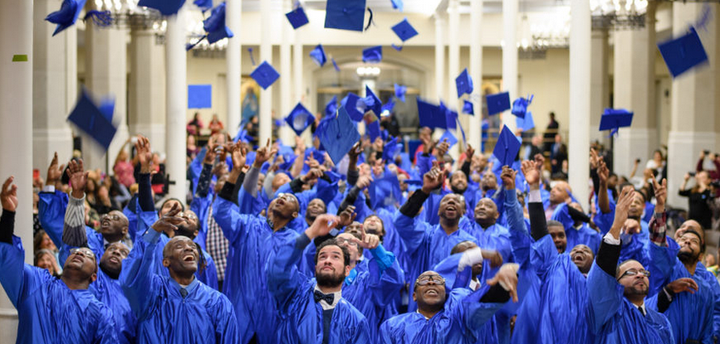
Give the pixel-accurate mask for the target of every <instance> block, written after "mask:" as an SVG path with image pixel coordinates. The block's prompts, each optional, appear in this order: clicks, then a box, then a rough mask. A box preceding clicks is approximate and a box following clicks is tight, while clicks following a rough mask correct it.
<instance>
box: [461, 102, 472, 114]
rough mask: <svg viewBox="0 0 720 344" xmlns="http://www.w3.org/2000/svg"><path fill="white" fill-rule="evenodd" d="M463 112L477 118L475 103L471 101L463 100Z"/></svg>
mask: <svg viewBox="0 0 720 344" xmlns="http://www.w3.org/2000/svg"><path fill="white" fill-rule="evenodd" d="M462 112H463V113H466V114H468V115H472V116H475V109H474V108H473V103H472V102H471V101H467V100H463V109H462Z"/></svg>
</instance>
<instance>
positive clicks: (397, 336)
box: [380, 287, 503, 344]
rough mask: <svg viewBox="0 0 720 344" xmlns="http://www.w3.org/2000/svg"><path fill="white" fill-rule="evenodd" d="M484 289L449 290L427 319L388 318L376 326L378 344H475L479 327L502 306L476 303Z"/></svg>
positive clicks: (409, 316) (410, 315)
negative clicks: (378, 334)
mask: <svg viewBox="0 0 720 344" xmlns="http://www.w3.org/2000/svg"><path fill="white" fill-rule="evenodd" d="M487 290H488V288H487V287H484V288H481V289H480V290H478V291H475V292H471V291H470V290H469V289H467V288H458V289H453V290H452V292H450V293H448V294H447V301H446V302H445V307H444V308H443V310H441V311H440V312H438V313H437V314H435V315H434V316H433V317H432V318H430V319H429V320H428V319H425V316H424V315H422V314H420V313H417V312H408V313H405V314H400V315H398V316H395V317H393V318H390V320H388V321H386V322H384V323H383V324H382V326H380V335H381V337H382V343H385V344H401V343H402V344H405V343H407V344H410V343H415V344H425V343H427V344H430V343H432V344H445V343H447V344H465V343H467V344H470V343H476V342H477V341H478V339H480V336H481V333H482V330H483V325H485V324H486V323H487V322H488V321H490V319H491V318H492V316H493V314H495V312H497V311H498V310H499V309H500V308H501V307H502V306H503V304H502V303H480V302H479V301H478V300H479V299H480V297H481V296H482V295H484V294H485V293H486V292H487Z"/></svg>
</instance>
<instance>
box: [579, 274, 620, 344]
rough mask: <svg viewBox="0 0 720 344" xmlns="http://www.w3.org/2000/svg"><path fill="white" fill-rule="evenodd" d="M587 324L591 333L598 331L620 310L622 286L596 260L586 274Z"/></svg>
mask: <svg viewBox="0 0 720 344" xmlns="http://www.w3.org/2000/svg"><path fill="white" fill-rule="evenodd" d="M587 287H588V298H589V301H588V311H587V317H588V325H589V326H590V329H591V330H592V332H593V333H595V334H597V333H600V330H601V329H602V327H603V325H605V323H607V322H608V321H609V320H610V319H611V318H612V317H613V315H615V313H617V312H618V311H619V310H620V307H621V306H622V302H623V292H624V290H625V289H624V288H623V286H622V285H621V284H620V283H618V282H617V281H616V280H615V276H610V275H608V274H607V273H606V272H605V271H603V269H601V268H600V267H599V266H598V265H597V263H596V262H593V265H592V268H590V273H589V274H588V281H587Z"/></svg>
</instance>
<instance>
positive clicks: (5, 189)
mask: <svg viewBox="0 0 720 344" xmlns="http://www.w3.org/2000/svg"><path fill="white" fill-rule="evenodd" d="M13 180H15V177H14V176H10V178H8V179H6V180H5V183H3V186H2V191H0V203H2V208H3V209H4V210H7V211H12V212H15V210H16V209H17V205H18V199H17V185H15V184H13Z"/></svg>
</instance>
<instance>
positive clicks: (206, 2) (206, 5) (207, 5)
mask: <svg viewBox="0 0 720 344" xmlns="http://www.w3.org/2000/svg"><path fill="white" fill-rule="evenodd" d="M193 4H195V6H197V7H199V8H200V9H201V10H202V11H203V12H205V11H207V10H209V9H211V8H212V7H213V2H212V0H195V1H193Z"/></svg>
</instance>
